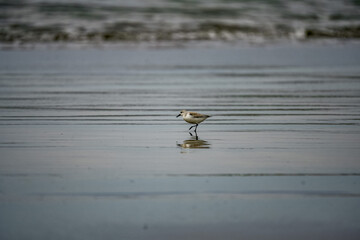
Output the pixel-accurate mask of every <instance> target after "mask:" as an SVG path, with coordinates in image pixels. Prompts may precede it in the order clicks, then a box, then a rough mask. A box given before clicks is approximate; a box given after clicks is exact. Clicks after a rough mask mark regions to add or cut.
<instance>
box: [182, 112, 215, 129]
mask: <svg viewBox="0 0 360 240" xmlns="http://www.w3.org/2000/svg"><path fill="white" fill-rule="evenodd" d="M180 116H182V117H183V119H184V120H185V121H186V122H188V123H190V124H195V125H193V126H191V127H190V128H189V131H190V130H191V129H192V128H193V127H195V132H196V129H197V127H198V125H199V123H201V122H202V121H204V120H205V119H207V118H208V117H210V116H209V115H205V114H200V113H196V112H188V111H186V110H182V111H181V112H180V114H179V115H177V116H176V117H180Z"/></svg>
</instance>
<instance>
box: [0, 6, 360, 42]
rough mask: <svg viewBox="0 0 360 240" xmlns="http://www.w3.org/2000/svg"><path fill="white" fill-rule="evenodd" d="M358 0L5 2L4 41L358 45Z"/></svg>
mask: <svg viewBox="0 0 360 240" xmlns="http://www.w3.org/2000/svg"><path fill="white" fill-rule="evenodd" d="M359 26H360V4H359V1H356V0H337V1H332V0H316V1H313V0H312V1H309V0H301V1H287V0H252V1H249V0H247V1H237V0H178V1H177V0H146V1H142V0H121V1H119V0H105V1H104V0H103V1H95V0H71V1H70V0H60V1H59V0H2V1H0V43H2V44H10V45H15V46H18V45H24V44H25V45H27V44H30V45H31V44H36V43H39V42H40V43H44V42H50V43H53V42H60V43H74V42H76V43H92V44H103V43H108V42H135V43H139V42H146V43H159V42H171V43H173V44H174V43H175V44H184V42H189V41H190V42H193V41H196V42H198V41H200V42H203V41H211V42H212V41H215V42H223V41H226V42H238V41H242V42H250V43H268V42H274V41H275V42H277V41H286V42H293V41H295V42H296V41H307V40H314V39H333V40H336V41H343V40H344V39H359V37H360V30H359V29H360V28H359Z"/></svg>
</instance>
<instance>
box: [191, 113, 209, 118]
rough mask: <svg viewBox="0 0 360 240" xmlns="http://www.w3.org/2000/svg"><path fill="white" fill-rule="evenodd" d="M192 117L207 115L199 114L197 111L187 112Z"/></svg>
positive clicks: (204, 116)
mask: <svg viewBox="0 0 360 240" xmlns="http://www.w3.org/2000/svg"><path fill="white" fill-rule="evenodd" d="M189 114H190V115H191V116H192V117H193V118H206V117H209V116H208V115H204V114H200V113H197V112H190V113H189Z"/></svg>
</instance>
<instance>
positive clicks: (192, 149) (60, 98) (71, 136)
mask: <svg viewBox="0 0 360 240" xmlns="http://www.w3.org/2000/svg"><path fill="white" fill-rule="evenodd" d="M0 58H1V59H0V60H1V61H0V72H1V75H0V93H1V95H0V154H1V161H0V212H1V214H0V238H1V239H29V238H33V239H64V238H67V239H233V238H236V239H238V238H244V239H305V238H306V239H325V238H326V239H339V238H343V239H358V237H359V235H360V224H359V223H360V204H359V198H360V191H359V189H360V188H359V185H360V161H359V156H360V148H359V143H360V128H359V124H360V119H359V115H360V108H359V107H360V81H359V80H360V70H359V69H360V67H359V63H360V46H359V45H358V44H351V43H348V44H344V45H321V44H302V45H300V44H299V45H296V44H293V45H269V46H263V47H259V46H257V47H254V46H229V45H225V46H216V47H214V46H212V47H207V46H197V47H195V46H194V47H188V48H161V49H153V48H142V47H139V48H130V49H127V48H123V47H117V46H108V47H105V48H103V49H95V48H90V47H86V48H83V49H48V50H44V49H34V50H21V49H17V50H12V51H1V52H0ZM182 109H188V110H193V111H198V112H201V113H205V114H209V115H212V117H211V118H209V119H207V120H206V121H205V122H204V123H202V124H200V126H199V127H198V134H197V136H195V135H194V134H193V136H191V135H190V134H189V133H188V131H187V130H188V128H189V125H188V124H187V123H185V122H184V121H182V120H181V119H179V118H178V119H177V118H175V117H176V115H177V114H178V112H179V111H180V110H182Z"/></svg>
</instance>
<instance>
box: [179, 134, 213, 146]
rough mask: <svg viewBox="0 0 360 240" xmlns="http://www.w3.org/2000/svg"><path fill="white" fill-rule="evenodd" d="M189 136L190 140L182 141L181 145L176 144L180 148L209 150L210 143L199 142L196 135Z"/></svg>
mask: <svg viewBox="0 0 360 240" xmlns="http://www.w3.org/2000/svg"><path fill="white" fill-rule="evenodd" d="M189 134H190V136H191V137H190V138H189V139H187V140H184V142H183V143H182V144H179V143H177V145H178V146H179V147H181V148H199V149H204V148H210V143H208V142H207V141H205V140H201V139H199V136H198V135H197V133H195V135H194V134H192V133H189Z"/></svg>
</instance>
